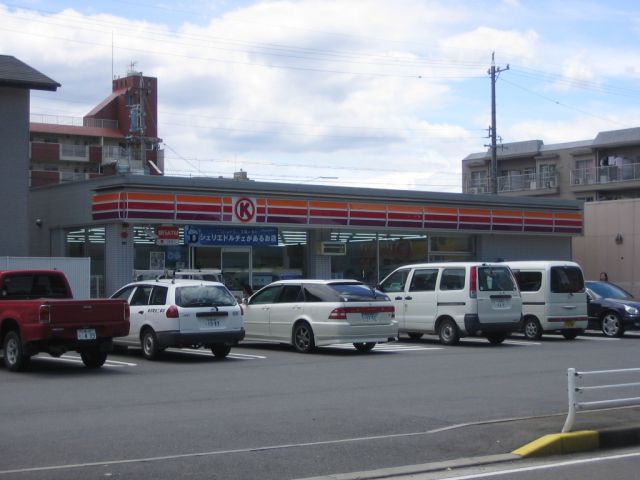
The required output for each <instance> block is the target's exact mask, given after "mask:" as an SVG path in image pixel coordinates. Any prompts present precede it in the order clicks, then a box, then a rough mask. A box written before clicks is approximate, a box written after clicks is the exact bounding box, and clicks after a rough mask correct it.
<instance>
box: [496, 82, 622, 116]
mask: <svg viewBox="0 0 640 480" xmlns="http://www.w3.org/2000/svg"><path fill="white" fill-rule="evenodd" d="M501 81H502V82H504V83H508V84H509V85H511V86H513V87H516V88H519V89H520V90H524V91H525V92H528V93H530V94H531V95H535V96H537V97H540V98H543V99H545V100H547V101H548V102H551V103H553V104H555V105H558V106H560V107H564V108H567V109H570V110H575V111H576V112H579V113H582V114H583V115H588V116H590V117H593V118H597V119H599V120H605V121H606V122H610V123H615V124H618V125H620V126H622V127H625V128H628V127H629V125H627V124H624V123H622V122H618V121H616V120H613V119H611V118H605V117H602V116H600V115H596V114H594V113H590V112H587V111H585V110H582V109H580V108H576V107H572V106H570V105H567V104H564V103H562V102H560V101H558V100H555V99H553V98H551V97H547V96H545V95H542V94H540V93H538V92H534V91H533V90H530V89H528V88H526V87H523V86H522V85H518V84H517V83H513V82H510V81H508V80H505V79H501Z"/></svg>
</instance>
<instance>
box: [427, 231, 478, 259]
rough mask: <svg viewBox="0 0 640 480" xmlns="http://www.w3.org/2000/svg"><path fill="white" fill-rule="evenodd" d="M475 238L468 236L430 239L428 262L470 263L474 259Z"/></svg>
mask: <svg viewBox="0 0 640 480" xmlns="http://www.w3.org/2000/svg"><path fill="white" fill-rule="evenodd" d="M474 240H475V238H474V237H473V236H470V235H459V236H449V237H445V236H440V237H431V239H430V248H429V261H430V262H471V261H473V260H474V259H475V242H474Z"/></svg>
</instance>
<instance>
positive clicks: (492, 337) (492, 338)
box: [487, 332, 507, 345]
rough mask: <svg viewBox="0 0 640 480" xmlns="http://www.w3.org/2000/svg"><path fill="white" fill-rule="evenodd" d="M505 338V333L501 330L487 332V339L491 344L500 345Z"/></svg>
mask: <svg viewBox="0 0 640 480" xmlns="http://www.w3.org/2000/svg"><path fill="white" fill-rule="evenodd" d="M506 338H507V334H506V333H502V332H492V333H487V340H489V343H490V344H491V345H500V344H501V343H502V342H504V341H505V339H506Z"/></svg>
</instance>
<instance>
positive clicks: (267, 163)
mask: <svg viewBox="0 0 640 480" xmlns="http://www.w3.org/2000/svg"><path fill="white" fill-rule="evenodd" d="M164 145H166V144H164ZM169 149H170V150H171V151H172V152H174V153H176V155H177V156H178V159H180V160H184V161H185V162H187V163H188V164H189V166H191V167H192V168H193V169H194V170H197V171H200V170H201V169H200V168H199V166H197V165H195V164H194V162H204V163H211V164H220V163H225V164H233V165H236V164H238V163H242V164H243V165H256V166H264V167H269V168H286V167H289V168H303V169H310V170H318V169H322V170H326V169H329V170H345V171H357V172H381V173H399V172H398V169H394V168H376V167H366V168H359V167H355V166H345V165H344V164H343V165H336V164H328V163H323V164H322V165H318V164H314V165H304V164H300V163H282V162H277V163H276V162H271V161H261V160H249V159H242V161H238V160H237V159H224V158H208V159H207V158H186V157H183V156H182V155H179V154H177V152H176V150H175V149H173V148H171V147H170V148H169ZM165 160H172V158H171V157H165ZM420 161H421V159H419V158H418V159H416V162H420ZM438 175H449V176H458V175H460V172H448V171H439V172H438Z"/></svg>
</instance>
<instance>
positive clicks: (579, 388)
mask: <svg viewBox="0 0 640 480" xmlns="http://www.w3.org/2000/svg"><path fill="white" fill-rule="evenodd" d="M625 373H627V374H634V373H640V368H626V369H621V370H592V371H588V372H578V371H577V370H576V369H575V368H569V369H568V370H567V389H568V393H569V412H568V414H567V419H566V421H565V422H564V426H563V427H562V433H566V432H570V431H571V429H572V428H573V423H574V421H575V417H576V411H577V410H597V409H599V408H609V407H622V406H628V405H640V397H622V398H605V399H597V400H590V401H586V402H579V401H578V400H577V398H576V394H582V393H585V392H593V391H608V390H614V389H624V388H633V387H636V388H639V387H640V382H631V383H615V384H605V385H597V384H594V385H578V381H579V380H582V379H583V378H584V377H586V376H588V377H596V376H598V375H604V376H606V378H607V380H608V379H609V378H610V377H611V376H612V375H616V374H625Z"/></svg>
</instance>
